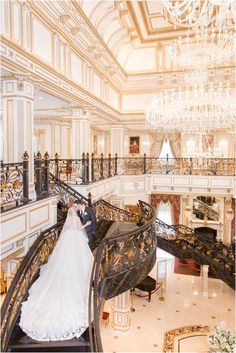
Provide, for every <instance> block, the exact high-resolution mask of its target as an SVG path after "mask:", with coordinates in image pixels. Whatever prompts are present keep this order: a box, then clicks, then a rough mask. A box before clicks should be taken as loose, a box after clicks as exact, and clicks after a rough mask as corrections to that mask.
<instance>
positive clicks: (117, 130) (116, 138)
mask: <svg viewBox="0 0 236 353" xmlns="http://www.w3.org/2000/svg"><path fill="white" fill-rule="evenodd" d="M115 153H117V155H118V157H123V155H124V127H123V126H116V127H113V128H112V129H111V155H112V157H113V156H114V155H115Z"/></svg>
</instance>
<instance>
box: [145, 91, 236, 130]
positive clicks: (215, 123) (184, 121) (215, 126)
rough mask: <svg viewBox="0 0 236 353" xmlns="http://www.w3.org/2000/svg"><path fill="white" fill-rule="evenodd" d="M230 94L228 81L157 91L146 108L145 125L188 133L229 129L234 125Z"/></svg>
mask: <svg viewBox="0 0 236 353" xmlns="http://www.w3.org/2000/svg"><path fill="white" fill-rule="evenodd" d="M235 108H236V104H235V103H234V96H233V94H232V92H231V91H230V87H229V84H228V85H227V87H226V88H223V87H222V84H219V85H217V86H213V84H211V85H210V87H208V88H207V87H204V85H203V84H201V85H197V84H196V85H194V86H193V87H190V86H187V87H185V88H184V89H181V88H180V87H179V89H178V90H173V89H172V90H171V91H165V92H160V93H158V94H157V95H156V96H155V97H154V98H153V101H152V103H151V104H150V105H149V106H148V107H147V109H146V123H147V125H148V127H149V128H152V129H153V128H154V129H157V130H160V131H165V132H166V131H180V130H181V131H184V132H188V133H199V132H203V131H204V132H208V131H215V130H219V129H221V130H225V129H232V128H233V127H234V126H235Z"/></svg>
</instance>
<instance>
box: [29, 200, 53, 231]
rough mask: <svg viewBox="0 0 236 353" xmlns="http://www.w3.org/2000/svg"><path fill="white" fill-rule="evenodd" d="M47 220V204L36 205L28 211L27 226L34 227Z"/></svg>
mask: <svg viewBox="0 0 236 353" xmlns="http://www.w3.org/2000/svg"><path fill="white" fill-rule="evenodd" d="M48 220H49V206H48V205H43V206H41V207H36V208H34V209H32V210H30V212H29V228H30V229H32V228H35V227H36V226H39V225H40V224H42V223H45V222H47V221H48Z"/></svg>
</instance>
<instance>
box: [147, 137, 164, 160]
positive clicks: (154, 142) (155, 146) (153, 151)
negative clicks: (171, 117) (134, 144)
mask: <svg viewBox="0 0 236 353" xmlns="http://www.w3.org/2000/svg"><path fill="white" fill-rule="evenodd" d="M164 138H165V134H163V133H160V134H159V133H158V134H156V135H151V147H150V157H156V158H158V157H159V156H160V153H161V149H162V145H163V143H164Z"/></svg>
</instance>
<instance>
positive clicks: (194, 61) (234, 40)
mask: <svg viewBox="0 0 236 353" xmlns="http://www.w3.org/2000/svg"><path fill="white" fill-rule="evenodd" d="M235 46H236V36H235V32H233V31H232V30H228V29H222V30H219V31H215V29H212V28H210V29H208V28H202V29H198V30H196V31H195V32H194V35H193V36H192V37H191V36H190V32H189V31H188V32H187V35H186V37H185V38H182V37H179V38H178V39H175V40H174V41H172V42H171V43H170V45H169V47H168V50H167V57H168V60H169V62H170V63H171V65H172V68H173V69H180V70H183V69H184V70H186V69H187V70H188V69H192V68H202V67H205V68H213V67H217V66H223V65H228V64H229V63H230V61H233V59H234V55H235Z"/></svg>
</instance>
